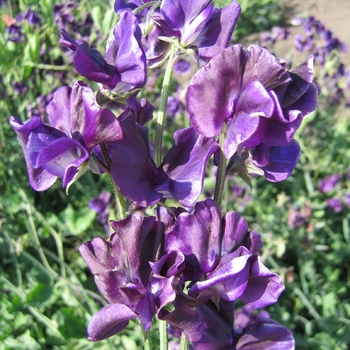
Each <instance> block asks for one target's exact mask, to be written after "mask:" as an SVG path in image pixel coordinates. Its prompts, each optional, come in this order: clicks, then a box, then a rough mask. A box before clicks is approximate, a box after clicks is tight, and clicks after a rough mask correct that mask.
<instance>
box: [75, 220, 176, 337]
mask: <svg viewBox="0 0 350 350" xmlns="http://www.w3.org/2000/svg"><path fill="white" fill-rule="evenodd" d="M111 226H112V228H113V229H114V230H115V232H114V233H112V234H111V236H110V237H109V240H108V242H107V241H106V240H105V239H103V238H101V237H96V238H94V239H93V240H92V241H90V242H87V243H84V244H83V245H81V246H80V248H79V251H80V253H81V255H82V257H83V259H84V260H85V261H86V263H87V265H88V266H89V268H90V270H91V272H92V274H93V275H94V276H95V283H96V285H97V287H98V289H99V291H100V293H101V294H102V296H103V297H104V298H105V299H106V300H107V301H108V303H109V304H108V305H107V306H105V307H103V308H102V309H101V310H100V311H98V312H97V313H96V314H95V315H94V316H93V317H92V319H91V320H90V323H89V325H88V330H87V332H88V339H90V340H92V341H97V340H102V339H105V338H108V337H110V336H112V335H114V334H116V333H119V332H120V331H121V330H122V329H123V328H125V327H126V325H127V324H128V322H129V320H130V319H132V318H137V319H138V320H139V321H140V323H141V325H142V327H143V329H144V330H145V331H147V330H148V329H149V328H150V326H151V324H152V317H153V316H154V315H155V314H156V313H157V312H158V311H159V310H160V309H162V308H163V307H164V306H165V305H166V304H168V303H170V302H172V301H173V300H174V299H175V292H174V290H173V288H172V285H171V283H172V280H173V277H169V278H166V277H162V276H160V275H154V274H153V273H152V269H151V266H150V264H149V262H151V261H155V260H158V259H159V258H160V257H161V256H162V255H163V248H162V246H163V238H164V224H163V223H162V222H159V221H157V220H156V218H155V217H143V218H142V217H140V216H137V215H130V216H128V217H127V218H126V219H124V220H120V221H112V222H111Z"/></svg>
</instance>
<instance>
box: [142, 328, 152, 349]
mask: <svg viewBox="0 0 350 350" xmlns="http://www.w3.org/2000/svg"><path fill="white" fill-rule="evenodd" d="M150 333H151V332H150V331H149V330H148V331H147V332H145V331H144V330H142V334H143V349H144V350H151V349H152V341H151V334H150Z"/></svg>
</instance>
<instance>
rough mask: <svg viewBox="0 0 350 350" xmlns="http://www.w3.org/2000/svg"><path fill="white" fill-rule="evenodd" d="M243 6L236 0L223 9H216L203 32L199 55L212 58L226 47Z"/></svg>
mask: <svg viewBox="0 0 350 350" xmlns="http://www.w3.org/2000/svg"><path fill="white" fill-rule="evenodd" d="M240 13H241V8H240V6H239V4H238V3H237V2H236V1H232V3H231V4H230V5H228V6H226V7H224V8H222V9H216V10H215V11H214V13H213V15H212V17H211V19H210V21H209V22H208V23H207V24H206V26H205V27H204V29H203V30H202V33H201V39H202V40H201V41H200V42H199V43H198V56H200V57H203V58H212V57H214V56H215V55H216V54H218V53H219V52H221V51H222V50H223V49H225V48H226V47H227V46H228V44H229V41H230V39H231V36H232V32H233V29H234V27H235V26H236V23H237V20H238V17H239V15H240Z"/></svg>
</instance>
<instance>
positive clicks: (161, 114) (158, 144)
mask: <svg viewBox="0 0 350 350" xmlns="http://www.w3.org/2000/svg"><path fill="white" fill-rule="evenodd" d="M175 53H176V47H175V45H172V46H171V49H170V53H169V57H168V64H167V66H166V69H165V74H164V80H163V86H162V92H161V95H160V103H159V110H158V117H157V124H156V137H155V142H154V161H155V163H156V165H157V166H159V165H160V164H161V162H162V145H163V131H164V121H165V111H166V106H167V101H168V95H169V85H170V80H171V74H172V72H173V68H174V65H175V62H176V58H175Z"/></svg>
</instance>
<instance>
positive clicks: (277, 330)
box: [234, 317, 295, 350]
mask: <svg viewBox="0 0 350 350" xmlns="http://www.w3.org/2000/svg"><path fill="white" fill-rule="evenodd" d="M235 340H236V342H235V347H234V349H236V350H251V349H267V350H274V349H278V350H294V349H295V341H294V338H293V335H292V332H291V331H290V330H289V329H287V328H285V327H283V326H281V325H280V324H279V323H278V322H276V321H274V320H271V319H270V318H266V317H258V319H257V321H256V322H255V323H253V324H252V325H250V326H248V327H246V328H244V329H243V331H242V333H241V334H239V335H236V336H235Z"/></svg>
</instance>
